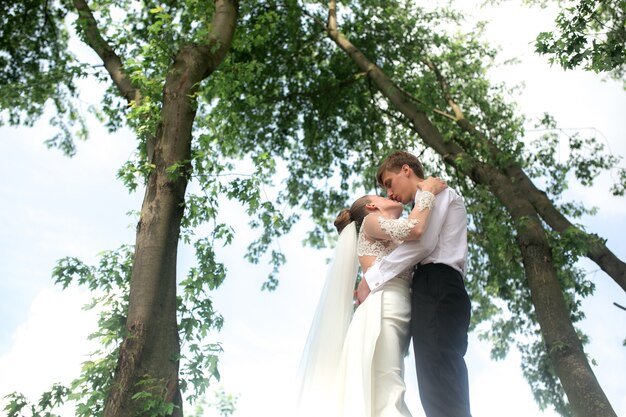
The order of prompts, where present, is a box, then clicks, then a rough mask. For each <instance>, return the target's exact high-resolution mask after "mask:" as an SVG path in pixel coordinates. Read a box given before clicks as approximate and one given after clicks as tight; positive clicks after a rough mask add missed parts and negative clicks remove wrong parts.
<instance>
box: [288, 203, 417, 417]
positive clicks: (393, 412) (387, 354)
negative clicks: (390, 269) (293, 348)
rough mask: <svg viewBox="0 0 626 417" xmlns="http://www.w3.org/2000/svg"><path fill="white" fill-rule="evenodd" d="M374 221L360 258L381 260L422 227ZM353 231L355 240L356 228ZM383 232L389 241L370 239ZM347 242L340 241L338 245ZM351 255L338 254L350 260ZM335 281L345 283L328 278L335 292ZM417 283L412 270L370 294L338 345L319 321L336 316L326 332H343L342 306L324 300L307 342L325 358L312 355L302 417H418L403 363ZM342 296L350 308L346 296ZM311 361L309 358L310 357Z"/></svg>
mask: <svg viewBox="0 0 626 417" xmlns="http://www.w3.org/2000/svg"><path fill="white" fill-rule="evenodd" d="M370 216H376V217H375V218H369V219H368V218H366V219H365V220H364V222H363V226H362V228H361V231H360V233H359V234H358V238H357V240H356V242H355V245H354V246H355V248H354V250H355V252H356V255H358V256H374V257H376V260H379V259H381V258H382V257H384V256H386V255H388V254H389V253H390V252H391V251H392V250H393V249H395V248H396V247H397V246H398V245H399V244H400V243H402V240H403V239H404V238H406V236H407V235H408V234H409V232H410V230H411V229H412V227H413V226H414V225H415V224H416V223H415V221H407V220H404V219H387V218H384V217H382V216H378V215H374V214H370V215H369V216H368V217H370ZM372 228H376V229H377V230H371V229H372ZM352 233H354V234H355V235H356V232H355V231H354V230H353V231H352ZM381 233H382V234H383V235H386V236H388V240H374V239H372V238H370V236H371V235H376V236H381ZM342 235H343V233H342ZM340 244H341V236H340V242H339V243H338V246H339V245H340ZM350 250H351V249H347V250H346V251H345V252H349V251H350ZM345 252H344V253H336V254H335V256H347V255H346V253H345ZM353 253H354V252H353ZM335 260H336V259H335ZM331 269H332V268H331ZM350 273H352V272H351V271H350V272H346V274H348V275H349V274H350ZM336 275H339V274H336ZM354 278H355V277H351V281H350V279H348V280H347V281H349V283H350V282H351V284H352V287H351V288H350V289H353V288H354V280H355V279H354ZM333 279H334V280H335V281H338V280H339V276H333V274H332V273H331V274H329V277H328V278H327V287H326V288H325V290H329V291H332V289H331V288H332V283H333V282H332V281H333ZM328 281H330V282H328ZM344 281H345V279H344ZM410 283H411V272H410V271H406V272H405V273H403V274H401V275H399V276H397V277H395V278H393V279H392V280H390V281H388V282H387V283H385V285H384V286H383V287H382V288H381V289H380V290H379V291H376V292H373V293H371V294H370V295H369V296H368V297H367V299H366V300H365V302H364V303H363V304H361V305H360V306H359V307H358V308H357V309H356V311H354V315H353V316H352V317H351V320H350V317H348V322H347V324H348V325H347V327H346V328H345V330H344V331H343V332H340V333H343V336H344V337H343V340H341V341H339V343H336V342H333V340H334V339H335V338H336V337H338V336H337V335H336V334H330V333H328V332H326V334H323V333H324V332H323V331H322V332H320V330H321V329H322V328H323V327H324V326H323V325H322V326H320V323H323V319H322V321H321V322H320V317H319V316H318V315H320V316H323V313H325V312H326V313H327V312H328V311H332V313H331V314H330V315H331V317H326V320H328V323H327V325H326V327H329V328H330V327H331V326H332V331H333V332H334V330H336V328H341V327H343V325H342V324H341V322H342V320H341V317H340V316H341V314H339V315H338V316H339V317H338V316H337V314H336V312H335V311H333V310H334V309H335V307H336V306H335V304H336V303H337V300H334V301H329V300H328V299H327V300H326V303H323V300H324V298H325V296H326V298H329V296H330V295H331V294H324V293H323V294H322V298H321V299H320V305H318V311H317V313H318V315H316V319H315V320H314V325H313V326H312V328H311V332H310V334H309V341H308V353H311V351H317V352H318V354H317V356H316V357H314V358H313V357H311V355H310V354H309V355H307V354H306V353H307V350H305V356H304V357H303V369H301V378H303V379H301V385H300V389H301V392H300V408H299V411H298V415H299V416H324V417H327V416H328V417H411V413H410V412H409V410H408V408H407V406H406V404H405V401H404V393H405V383H404V357H405V356H406V353H407V350H408V346H409V338H410V334H409V333H410V332H409V324H410V323H409V322H410V317H411V301H410ZM335 284H336V282H335ZM345 288H346V285H345V283H343V284H342V290H341V291H333V292H332V294H333V295H336V293H337V292H339V293H341V292H344V291H345ZM325 292H326V291H325ZM351 296H352V294H350V302H351ZM342 297H344V301H343V303H345V296H342ZM333 315H335V317H334V322H333V321H332V320H333V317H332V316H333ZM328 330H329V331H330V330H331V329H328ZM320 333H322V334H320ZM313 334H317V339H318V340H317V343H318V344H319V346H317V347H314V346H315V343H316V341H315V339H316V337H314V336H312V335H313ZM312 339H313V340H312ZM319 339H321V340H319ZM320 352H324V353H323V354H320ZM335 354H337V355H338V356H335ZM313 356H315V355H313ZM307 357H308V360H307V359H305V358H307ZM320 376H321V377H320Z"/></svg>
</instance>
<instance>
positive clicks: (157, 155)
mask: <svg viewBox="0 0 626 417" xmlns="http://www.w3.org/2000/svg"><path fill="white" fill-rule="evenodd" d="M73 1H74V6H75V8H76V10H77V12H78V13H79V16H80V18H81V19H80V20H79V27H80V28H81V30H82V32H83V35H84V39H85V42H86V43H87V44H88V45H89V46H90V47H91V48H92V49H93V50H94V51H95V52H96V53H97V54H98V56H100V58H101V59H102V61H103V63H104V64H105V68H106V69H107V71H108V72H109V75H110V77H111V79H112V81H113V82H114V83H115V85H116V86H117V87H118V90H119V92H120V94H121V95H122V96H123V97H125V98H126V99H127V100H128V101H129V102H130V101H135V102H139V101H140V100H141V97H142V95H141V92H140V91H139V90H137V89H136V88H135V87H134V86H133V85H132V82H131V81H130V79H129V78H128V76H127V75H126V74H125V73H124V71H123V63H122V59H121V58H120V57H119V56H118V55H116V53H115V51H114V50H113V49H112V48H111V46H110V45H109V44H107V42H106V41H105V40H104V39H103V38H102V36H101V34H100V30H99V28H98V26H97V22H96V20H95V18H94V16H93V14H92V12H91V10H90V9H89V7H88V6H87V3H86V2H85V1H84V0H73ZM237 10H238V1H237V0H216V1H215V13H214V15H213V20H212V22H211V27H210V28H209V31H208V35H207V38H206V39H205V42H203V43H199V44H193V45H183V46H182V47H181V49H180V51H179V53H178V54H177V56H176V58H175V60H174V63H173V65H172V67H171V69H170V72H169V73H168V75H167V78H166V82H165V86H164V90H163V107H162V113H161V123H160V126H159V129H158V131H157V132H156V137H155V139H154V150H153V151H152V152H151V153H152V155H150V158H151V161H152V163H153V164H154V166H155V168H154V170H153V171H152V172H151V174H150V176H149V178H148V183H147V187H146V194H145V197H144V201H143V205H142V209H141V219H140V221H139V224H138V226H137V237H136V243H135V256H134V261H133V271H132V277H131V282H130V299H129V310H128V317H127V323H126V335H125V338H124V341H123V342H122V345H121V347H120V352H119V357H118V363H117V367H116V370H115V376H114V381H113V384H112V386H111V391H110V393H109V396H108V398H107V401H106V404H105V408H104V416H105V417H135V416H138V415H155V412H157V410H156V409H154V408H152V409H149V408H147V406H146V405H147V404H148V402H147V401H144V400H143V398H145V399H147V400H149V402H154V401H156V404H157V406H158V405H159V404H160V405H162V406H167V405H168V404H169V405H171V404H173V405H174V409H173V411H172V412H171V414H169V415H172V416H182V415H183V410H182V397H181V393H180V388H179V383H178V360H177V359H176V358H178V357H179V355H180V342H179V336H178V325H177V321H176V257H177V250H178V239H179V236H180V225H181V219H182V216H183V211H184V202H185V190H186V187H187V183H188V175H189V169H190V166H189V164H190V157H191V139H192V135H191V132H192V127H193V123H194V118H195V113H196V110H195V109H196V102H195V99H194V98H193V97H195V93H196V92H197V90H198V86H199V83H200V82H201V81H202V80H203V79H204V78H206V77H208V76H209V75H210V74H211V73H212V72H213V71H214V70H215V69H216V68H217V66H218V65H219V64H220V63H221V62H222V61H223V60H224V57H225V56H226V53H227V51H228V50H229V49H230V45H231V43H232V38H233V34H234V31H235V24H236V20H237ZM175 164H177V165H180V168H179V170H178V171H177V172H176V175H172V174H171V173H168V172H167V171H166V170H167V169H168V168H169V167H171V166H173V165H175ZM138 393H142V395H138V396H136V398H133V397H134V396H135V395H136V394H138ZM163 410H164V409H162V410H161V412H160V413H158V412H157V413H158V414H159V415H163ZM166 414H167V413H166Z"/></svg>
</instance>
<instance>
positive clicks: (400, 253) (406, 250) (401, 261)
mask: <svg viewBox="0 0 626 417" xmlns="http://www.w3.org/2000/svg"><path fill="white" fill-rule="evenodd" d="M436 198H437V199H436V201H435V207H434V208H433V209H432V210H431V213H430V217H429V219H428V224H427V225H426V230H425V231H424V232H423V233H422V236H421V238H420V239H419V240H412V241H407V242H404V243H402V244H401V245H400V246H398V247H397V248H396V249H394V250H393V251H392V252H391V253H390V254H389V255H387V256H386V257H384V258H382V259H381V260H380V261H378V262H376V263H374V265H372V266H371V267H370V268H369V269H368V270H367V272H366V273H365V275H364V276H363V280H364V281H366V283H367V286H368V287H369V289H370V290H371V291H376V290H378V289H380V287H382V285H383V284H384V283H385V282H387V281H389V280H390V279H392V278H394V277H396V276H398V274H400V273H401V272H403V271H405V270H407V269H408V268H410V267H412V266H413V265H415V264H417V263H418V262H420V261H421V260H423V259H424V258H426V257H427V256H428V255H429V254H430V253H431V252H432V251H433V250H434V249H435V247H436V246H437V243H438V241H439V234H440V232H441V228H442V227H443V223H444V221H445V219H446V215H447V212H448V206H449V203H450V192H449V190H445V191H443V192H441V193H440V194H438V195H437V197H436ZM361 294H363V292H361ZM361 301H362V300H361Z"/></svg>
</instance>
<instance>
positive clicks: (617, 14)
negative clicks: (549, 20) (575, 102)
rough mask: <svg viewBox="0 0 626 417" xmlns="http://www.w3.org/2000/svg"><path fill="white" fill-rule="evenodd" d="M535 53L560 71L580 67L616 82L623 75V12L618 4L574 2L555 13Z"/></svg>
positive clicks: (625, 41) (625, 24) (625, 23)
mask: <svg viewBox="0 0 626 417" xmlns="http://www.w3.org/2000/svg"><path fill="white" fill-rule="evenodd" d="M555 23H556V29H555V30H554V31H553V32H542V33H540V34H539V35H538V36H537V40H536V44H535V47H536V51H537V52H538V53H540V54H543V55H548V56H549V57H550V62H551V63H557V64H559V65H560V66H561V67H563V68H564V69H572V68H576V67H582V68H584V69H586V70H591V71H594V72H603V73H608V74H610V75H611V76H612V77H613V78H615V79H617V80H619V79H622V80H623V78H624V74H625V71H626V49H625V45H626V8H625V7H624V2H623V1H622V0H608V1H607V0H578V1H577V2H575V4H574V5H572V6H571V7H567V8H565V9H563V10H561V12H560V13H559V15H558V17H557V19H556V22H555Z"/></svg>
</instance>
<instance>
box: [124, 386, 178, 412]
mask: <svg viewBox="0 0 626 417" xmlns="http://www.w3.org/2000/svg"><path fill="white" fill-rule="evenodd" d="M137 385H138V386H139V389H140V391H138V392H136V393H135V394H133V396H132V397H131V398H132V400H133V401H137V402H138V403H139V404H141V406H140V408H139V409H140V410H141V415H146V416H150V417H159V416H168V415H171V414H172V412H173V411H174V407H175V405H174V403H172V402H167V401H165V400H164V398H166V397H167V388H166V382H165V381H163V380H160V379H156V378H152V377H150V376H145V377H144V378H143V379H142V380H141V381H139V382H138V383H137Z"/></svg>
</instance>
